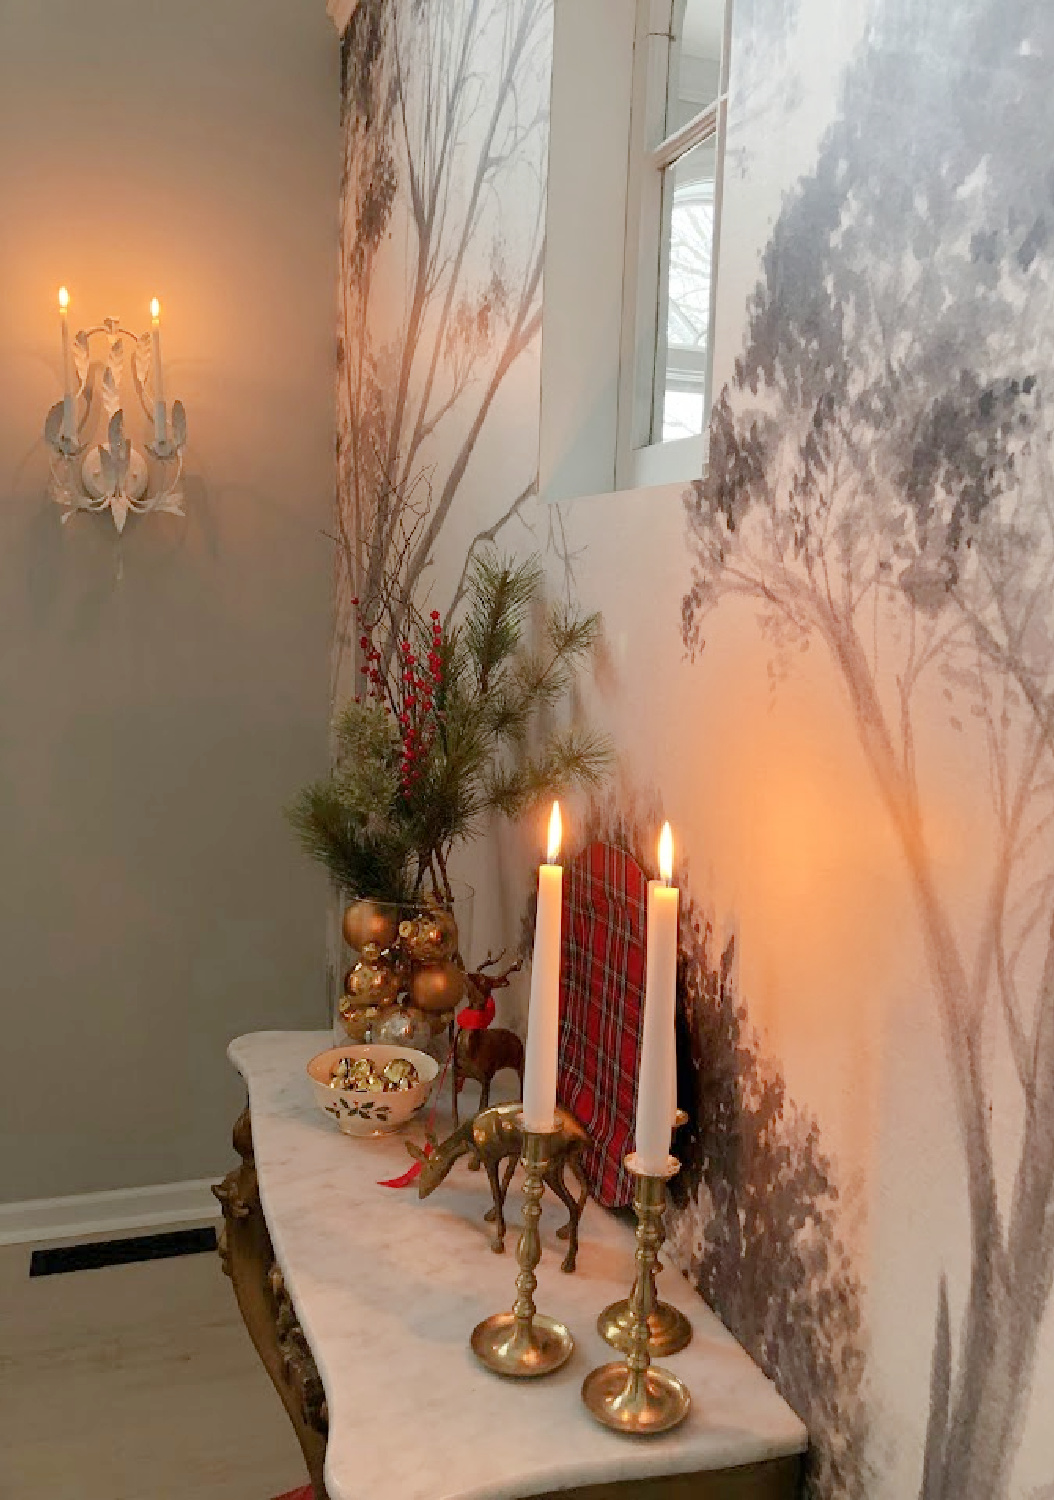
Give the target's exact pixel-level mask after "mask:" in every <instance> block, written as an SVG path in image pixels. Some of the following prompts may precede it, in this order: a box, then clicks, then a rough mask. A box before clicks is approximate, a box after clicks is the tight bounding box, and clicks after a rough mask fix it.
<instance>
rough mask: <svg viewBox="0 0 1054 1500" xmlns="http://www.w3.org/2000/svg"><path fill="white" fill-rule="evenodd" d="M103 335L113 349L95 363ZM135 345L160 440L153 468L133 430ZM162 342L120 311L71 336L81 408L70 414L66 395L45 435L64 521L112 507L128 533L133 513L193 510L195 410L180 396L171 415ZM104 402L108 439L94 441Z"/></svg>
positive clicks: (149, 448)
mask: <svg viewBox="0 0 1054 1500" xmlns="http://www.w3.org/2000/svg"><path fill="white" fill-rule="evenodd" d="M97 336H98V337H99V339H100V340H101V339H105V341H106V350H105V355H104V356H103V357H102V358H101V359H100V360H99V361H97V362H96V363H95V364H93V363H92V359H91V341H92V339H93V338H96V337H97ZM129 347H130V349H131V360H130V361H129V367H130V375H131V380H132V384H133V386H134V388H135V393H136V396H137V398H138V400H139V403H140V405H141V406H142V408H143V411H144V413H145V415H146V417H147V419H148V421H149V422H150V423H151V424H152V427H153V434H154V436H153V441H152V442H148V443H145V444H144V448H145V453H146V454H149V456H150V458H151V459H152V460H153V467H152V468H151V465H150V464H149V463H148V461H147V458H146V457H145V456H144V453H142V452H140V450H139V449H138V448H137V447H135V446H134V445H133V444H132V442H131V440H130V438H129V437H128V436H127V435H126V432H125V411H124V406H123V402H122V387H123V384H124V378H125V353H126V349H127V348H129ZM156 348H157V345H156V341H153V342H152V339H151V335H150V334H149V333H144V334H142V335H141V336H140V335H136V334H134V333H131V332H129V330H128V329H126V328H123V327H122V326H121V324H120V322H119V320H118V319H116V318H107V319H106V320H105V321H104V322H103V323H101V324H99V325H98V326H97V327H95V328H89V329H82V330H80V331H79V332H78V333H77V334H76V335H75V337H74V338H72V339H71V340H70V354H71V356H72V363H73V369H74V371H75V372H76V388H75V390H74V391H73V392H72V403H71V410H72V412H73V413H74V414H75V415H74V417H73V420H72V421H70V420H67V418H66V411H67V404H66V402H65V400H63V401H58V402H56V403H55V405H54V406H52V407H51V409H50V410H49V412H48V414H47V418H46V420H45V422H44V441H45V443H46V444H47V446H48V448H49V450H50V462H51V483H50V494H51V498H52V499H53V500H54V501H55V503H56V504H57V505H60V506H61V507H62V508H63V515H62V521H63V523H65V522H66V521H68V520H69V519H70V517H71V516H74V515H78V514H80V513H81V512H87V513H89V514H92V513H96V514H97V513H99V512H101V511H109V513H110V517H111V519H112V521H113V524H114V527H115V528H116V530H117V531H118V533H120V532H123V530H124V527H125V523H126V522H127V520H128V517H129V515H132V514H135V515H146V514H149V513H150V512H152V511H162V512H167V513H168V514H170V515H177V516H182V515H184V514H185V511H184V508H183V498H184V497H183V484H182V481H183V450H184V448H185V447H186V442H187V417H186V412H185V411H184V408H183V403H182V402H181V401H175V402H173V404H172V413H171V420H169V418H168V416H167V413H166V410H165V408H164V406H163V405H162V404H159V402H158V400H157V398H156V396H155V392H156V391H158V390H159V389H160V388H161V382H160V380H159V378H158V372H157V371H155V369H154V351H155V350H156ZM96 402H98V404H99V405H100V406H101V408H102V412H103V415H104V417H105V422H106V427H105V439H104V441H101V442H98V443H95V444H91V445H89V443H88V442H87V441H86V440H85V434H86V433H87V432H88V431H89V429H90V428H91V427H92V425H93V418H94V415H95V407H96ZM71 429H72V430H71Z"/></svg>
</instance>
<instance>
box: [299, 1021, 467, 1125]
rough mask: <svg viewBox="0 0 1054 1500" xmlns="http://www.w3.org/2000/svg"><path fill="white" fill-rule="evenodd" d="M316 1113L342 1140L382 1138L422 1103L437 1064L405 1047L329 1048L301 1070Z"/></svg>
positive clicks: (424, 1100) (431, 1059)
mask: <svg viewBox="0 0 1054 1500" xmlns="http://www.w3.org/2000/svg"><path fill="white" fill-rule="evenodd" d="M307 1071H308V1076H309V1077H310V1079H311V1087H312V1089H313V1091H314V1095H315V1101H316V1103H317V1104H318V1106H319V1108H320V1109H322V1110H324V1111H325V1113H326V1114H327V1115H329V1116H331V1117H332V1118H333V1119H335V1120H336V1122H337V1125H338V1127H339V1128H340V1130H341V1132H342V1133H343V1134H344V1135H359V1136H362V1135H387V1134H388V1133H389V1131H392V1130H397V1129H398V1128H399V1126H400V1125H404V1124H405V1123H406V1122H407V1120H409V1119H410V1118H411V1117H412V1116H413V1115H415V1114H416V1113H417V1111H418V1110H419V1109H421V1108H423V1106H424V1105H425V1104H426V1103H427V1102H428V1096H429V1094H430V1093H431V1091H432V1085H433V1084H434V1083H435V1080H436V1076H437V1074H438V1072H439V1064H438V1063H437V1062H436V1060H435V1058H434V1057H429V1056H428V1054H427V1053H426V1052H417V1051H415V1050H413V1049H412V1048H409V1047H393V1046H382V1045H379V1044H370V1043H366V1044H362V1045H359V1046H346V1047H329V1048H327V1050H326V1051H325V1052H320V1053H319V1054H318V1056H317V1057H313V1058H312V1059H311V1061H310V1062H309V1063H308V1065H307Z"/></svg>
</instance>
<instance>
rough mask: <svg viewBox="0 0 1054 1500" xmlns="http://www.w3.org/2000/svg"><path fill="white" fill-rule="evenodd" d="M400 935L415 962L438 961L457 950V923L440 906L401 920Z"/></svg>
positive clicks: (450, 914)
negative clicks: (417, 915) (403, 920)
mask: <svg viewBox="0 0 1054 1500" xmlns="http://www.w3.org/2000/svg"><path fill="white" fill-rule="evenodd" d="M399 937H400V939H401V941H402V942H403V943H404V944H405V945H406V949H407V952H408V953H409V955H410V957H411V958H412V959H413V960H414V961H415V963H422V964H427V963H437V962H438V961H439V960H440V959H443V958H453V957H454V954H455V953H456V952H457V923H456V921H455V920H454V917H453V914H452V913H451V912H448V911H443V910H442V908H439V907H437V908H435V909H434V910H432V911H427V912H424V913H423V914H422V915H421V916H419V917H413V918H411V919H408V920H407V921H405V922H400V923H399Z"/></svg>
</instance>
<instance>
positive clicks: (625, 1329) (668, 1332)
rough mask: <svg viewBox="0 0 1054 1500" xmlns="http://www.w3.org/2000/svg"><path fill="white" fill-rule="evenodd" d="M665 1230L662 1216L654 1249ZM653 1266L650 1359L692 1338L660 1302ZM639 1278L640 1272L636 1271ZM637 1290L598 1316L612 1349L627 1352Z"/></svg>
mask: <svg viewBox="0 0 1054 1500" xmlns="http://www.w3.org/2000/svg"><path fill="white" fill-rule="evenodd" d="M687 1123H688V1116H687V1115H686V1114H685V1112H684V1110H683V1109H679V1110H678V1111H677V1114H676V1116H675V1117H674V1129H679V1128H680V1126H682V1125H687ZM665 1238H666V1234H665V1216H662V1217H661V1219H660V1239H659V1243H658V1245H657V1246H656V1253H657V1252H658V1251H659V1250H660V1249H661V1248H662V1245H663V1241H664V1240H665ZM655 1276H656V1269H655V1266H654V1265H653V1266H652V1268H651V1271H650V1273H649V1275H648V1281H647V1285H646V1287H645V1289H644V1306H645V1317H646V1318H647V1320H648V1353H649V1354H650V1355H651V1356H652V1358H653V1359H655V1358H658V1359H661V1358H662V1357H663V1356H664V1355H667V1354H679V1353H680V1351H681V1350H682V1349H686V1348H687V1347H688V1345H689V1344H690V1343H691V1342H692V1325H691V1323H690V1322H689V1321H688V1319H687V1318H686V1317H685V1315H684V1313H683V1312H681V1311H680V1310H679V1309H678V1308H676V1307H673V1306H672V1305H671V1304H670V1303H669V1302H660V1301H659V1296H658V1292H657V1291H656V1287H655ZM638 1280H639V1273H638ZM636 1291H637V1283H636V1281H635V1282H634V1284H633V1291H632V1292H631V1293H630V1295H629V1296H628V1297H620V1298H619V1300H618V1301H617V1302H612V1303H611V1305H610V1306H609V1307H605V1309H604V1311H603V1312H602V1313H601V1314H600V1316H599V1318H597V1332H598V1333H599V1334H600V1337H601V1338H602V1339H604V1340H606V1342H607V1343H609V1344H610V1345H611V1347H612V1348H613V1349H618V1350H619V1351H620V1352H621V1353H622V1354H628V1353H629V1349H630V1344H631V1342H632V1337H633V1334H632V1329H633V1296H634V1293H635V1292H636Z"/></svg>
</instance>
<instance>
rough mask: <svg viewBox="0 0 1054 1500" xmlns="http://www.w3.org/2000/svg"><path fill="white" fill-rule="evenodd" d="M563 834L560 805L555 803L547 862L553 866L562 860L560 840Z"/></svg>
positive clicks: (551, 816) (550, 818)
mask: <svg viewBox="0 0 1054 1500" xmlns="http://www.w3.org/2000/svg"><path fill="white" fill-rule="evenodd" d="M562 834H563V829H562V826H561V823H560V804H559V802H554V803H553V810H552V812H551V813H550V814H549V848H548V852H547V854H546V859H547V862H548V863H549V864H551V865H555V864H556V861H557V860H558V859H559V858H560V839H561V837H562Z"/></svg>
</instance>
